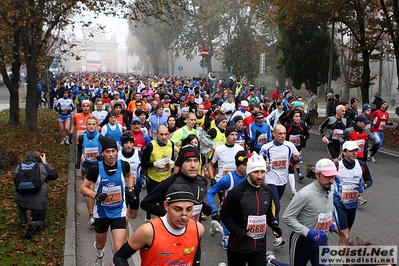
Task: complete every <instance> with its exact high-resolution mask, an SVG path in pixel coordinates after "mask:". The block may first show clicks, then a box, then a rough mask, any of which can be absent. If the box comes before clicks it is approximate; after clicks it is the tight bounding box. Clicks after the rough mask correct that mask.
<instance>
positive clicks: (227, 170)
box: [219, 164, 236, 178]
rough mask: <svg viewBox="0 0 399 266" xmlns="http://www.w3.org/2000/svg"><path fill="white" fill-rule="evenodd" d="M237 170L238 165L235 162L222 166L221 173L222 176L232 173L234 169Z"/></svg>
mask: <svg viewBox="0 0 399 266" xmlns="http://www.w3.org/2000/svg"><path fill="white" fill-rule="evenodd" d="M234 170H236V165H235V164H227V165H223V167H222V173H221V176H220V177H219V178H221V177H223V176H225V175H226V174H227V173H230V172H232V171H234Z"/></svg>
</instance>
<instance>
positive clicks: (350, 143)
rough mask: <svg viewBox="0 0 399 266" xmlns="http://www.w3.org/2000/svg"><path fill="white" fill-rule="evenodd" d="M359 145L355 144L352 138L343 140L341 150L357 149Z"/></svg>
mask: <svg viewBox="0 0 399 266" xmlns="http://www.w3.org/2000/svg"><path fill="white" fill-rule="evenodd" d="M358 149H359V146H357V144H356V142H355V141H353V140H348V141H345V142H344V144H343V145H342V150H347V151H353V150H358Z"/></svg>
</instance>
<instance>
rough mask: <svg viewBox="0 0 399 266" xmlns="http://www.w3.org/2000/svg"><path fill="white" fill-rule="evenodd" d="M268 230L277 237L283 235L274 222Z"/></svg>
mask: <svg viewBox="0 0 399 266" xmlns="http://www.w3.org/2000/svg"><path fill="white" fill-rule="evenodd" d="M270 228H271V229H272V230H273V232H275V233H276V234H277V237H280V236H282V235H283V231H281V228H280V227H279V226H278V222H277V221H276V220H274V221H273V222H272V224H271V225H270Z"/></svg>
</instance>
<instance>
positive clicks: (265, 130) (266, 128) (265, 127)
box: [248, 122, 272, 150]
mask: <svg viewBox="0 0 399 266" xmlns="http://www.w3.org/2000/svg"><path fill="white" fill-rule="evenodd" d="M256 131H259V132H260V133H261V134H266V135H267V141H266V142H265V143H267V142H270V141H271V140H272V134H271V130H270V125H269V124H267V123H266V122H263V124H262V125H259V124H258V123H256V122H253V123H252V124H250V125H249V130H248V132H249V142H250V143H251V145H252V147H253V148H254V149H255V150H260V148H261V147H262V145H263V144H265V143H259V142H258V137H257V136H256Z"/></svg>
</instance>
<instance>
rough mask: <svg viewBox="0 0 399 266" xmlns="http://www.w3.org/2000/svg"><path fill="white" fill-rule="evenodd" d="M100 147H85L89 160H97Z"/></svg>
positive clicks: (86, 156)
mask: <svg viewBox="0 0 399 266" xmlns="http://www.w3.org/2000/svg"><path fill="white" fill-rule="evenodd" d="M97 156H98V147H89V148H85V158H86V160H88V161H97V158H96V157H97Z"/></svg>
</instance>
